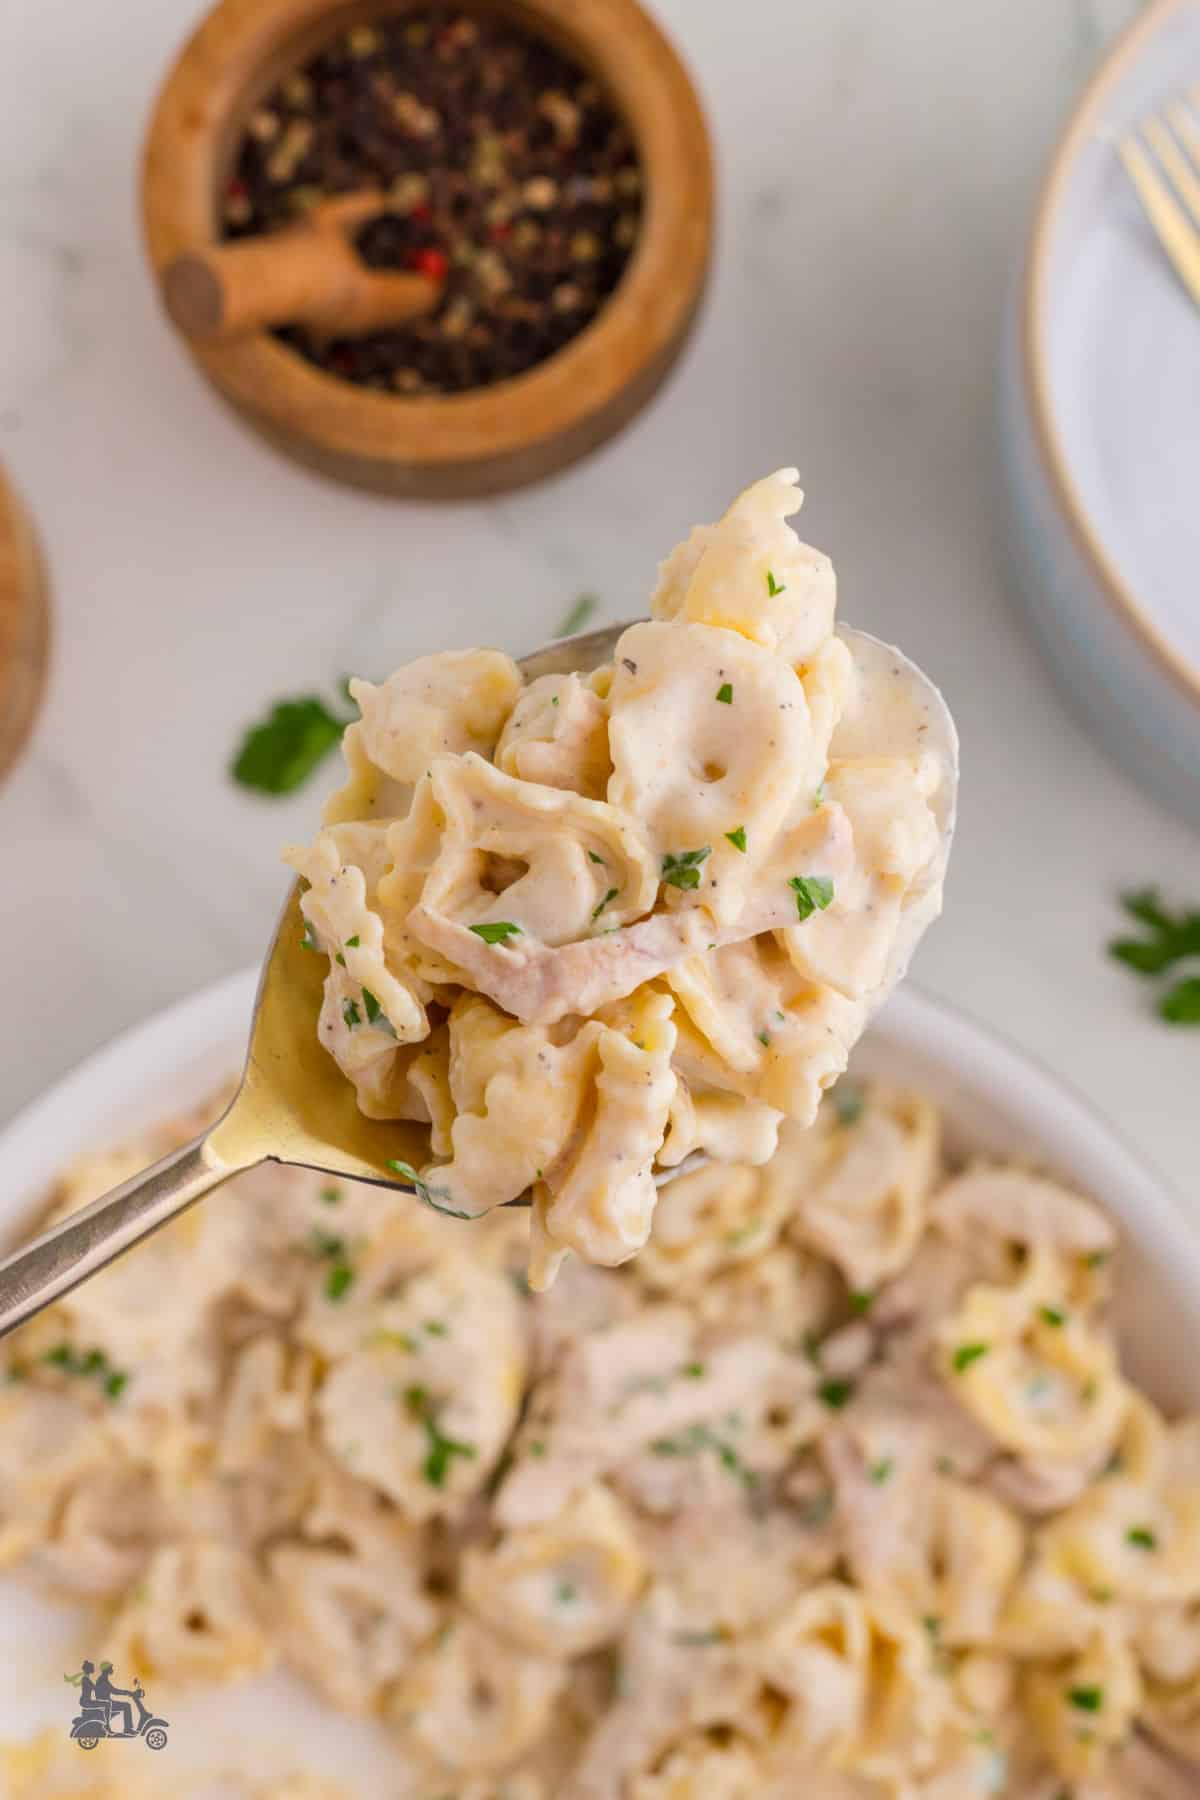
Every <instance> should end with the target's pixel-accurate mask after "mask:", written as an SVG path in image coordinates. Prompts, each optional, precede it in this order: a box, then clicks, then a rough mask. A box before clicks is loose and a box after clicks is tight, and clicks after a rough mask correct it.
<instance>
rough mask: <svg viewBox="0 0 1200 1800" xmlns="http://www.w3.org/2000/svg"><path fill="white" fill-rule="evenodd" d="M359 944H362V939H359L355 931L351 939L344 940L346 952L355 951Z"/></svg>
mask: <svg viewBox="0 0 1200 1800" xmlns="http://www.w3.org/2000/svg"><path fill="white" fill-rule="evenodd" d="M361 942H362V939H361V938H360V937H359V935H358V933H357V931H356V932H355V934H354V936H353V937H352V938H347V939H346V948H347V950H357V949H358V946H359V945H360V944H361Z"/></svg>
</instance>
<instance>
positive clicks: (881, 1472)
mask: <svg viewBox="0 0 1200 1800" xmlns="http://www.w3.org/2000/svg"><path fill="white" fill-rule="evenodd" d="M895 1467H896V1464H895V1462H894V1461H893V1459H892V1458H891V1457H890V1456H881V1457H880V1459H879V1461H878V1462H877V1463H872V1465H871V1468H870V1470H869V1473H870V1477H871V1480H872V1481H873V1482H874V1483H875V1486H876V1487H882V1486H883V1484H884V1482H885V1481H889V1480H890V1479H891V1476H892V1471H893V1470H894V1469H895Z"/></svg>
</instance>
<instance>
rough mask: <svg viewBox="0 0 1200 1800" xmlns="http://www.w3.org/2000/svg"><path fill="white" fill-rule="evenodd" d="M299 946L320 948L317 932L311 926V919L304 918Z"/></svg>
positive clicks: (309, 948) (305, 948) (302, 947)
mask: <svg viewBox="0 0 1200 1800" xmlns="http://www.w3.org/2000/svg"><path fill="white" fill-rule="evenodd" d="M300 948H301V949H302V950H319V949H320V948H321V945H320V942H319V940H318V938H317V934H316V932H315V931H314V930H313V928H312V920H311V919H305V921H304V931H303V933H302V934H301V938H300Z"/></svg>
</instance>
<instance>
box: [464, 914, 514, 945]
mask: <svg viewBox="0 0 1200 1800" xmlns="http://www.w3.org/2000/svg"><path fill="white" fill-rule="evenodd" d="M470 929H471V930H472V931H473V932H474V933H475V936H476V937H478V938H482V939H483V941H484V943H485V944H502V943H503V942H504V940H505V938H510V937H520V935H521V927H520V926H519V925H514V924H513V923H512V921H511V920H510V919H497V920H496V922H495V924H493V925H472V926H471V927H470Z"/></svg>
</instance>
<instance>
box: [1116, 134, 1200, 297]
mask: <svg viewBox="0 0 1200 1800" xmlns="http://www.w3.org/2000/svg"><path fill="white" fill-rule="evenodd" d="M1117 154H1118V155H1119V156H1120V158H1121V161H1122V162H1123V163H1124V165H1125V169H1126V172H1127V173H1128V175H1129V179H1130V181H1132V183H1133V185H1134V187H1135V188H1136V190H1137V195H1138V198H1139V200H1140V201H1141V203H1142V207H1143V209H1144V211H1145V214H1146V217H1147V218H1148V219H1149V221H1150V224H1151V226H1152V227H1153V229H1154V232H1155V235H1156V236H1157V238H1158V241H1159V243H1160V244H1161V245H1162V247H1163V249H1164V250H1165V251H1166V253H1167V255H1168V256H1169V257H1170V259H1171V261H1172V263H1173V264H1174V266H1175V270H1176V273H1177V274H1178V276H1179V278H1180V280H1181V281H1182V282H1183V284H1184V286H1185V287H1186V288H1187V290H1188V292H1189V293H1190V294H1191V296H1192V299H1193V300H1194V301H1195V302H1196V305H1197V306H1200V234H1198V233H1197V232H1195V231H1194V230H1193V229H1192V226H1191V223H1190V221H1189V220H1188V216H1187V214H1186V213H1185V212H1184V210H1183V208H1182V207H1181V206H1180V204H1179V202H1178V201H1177V200H1176V198H1175V196H1174V195H1173V194H1172V192H1171V190H1170V188H1169V187H1168V186H1167V184H1166V182H1165V181H1164V180H1163V178H1162V176H1161V175H1160V174H1159V173H1158V170H1157V169H1156V168H1155V166H1154V164H1153V162H1152V161H1151V160H1150V157H1149V156H1148V155H1147V154H1146V151H1145V150H1144V149H1143V148H1142V145H1141V144H1140V143H1139V141H1138V139H1137V136H1136V135H1135V133H1133V132H1132V131H1131V132H1130V133H1129V134H1128V136H1126V137H1123V138H1122V139H1121V141H1120V143H1119V144H1118V145H1117Z"/></svg>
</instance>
